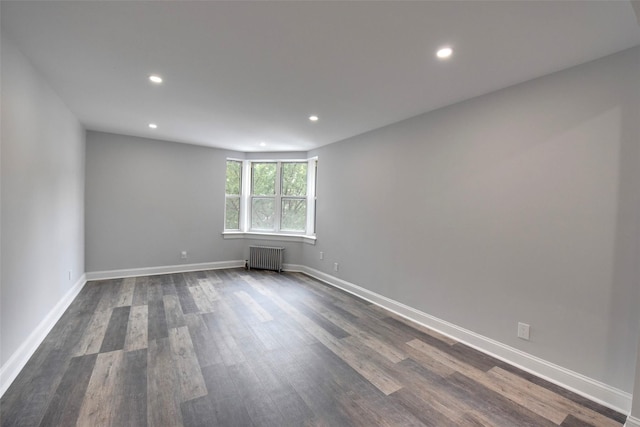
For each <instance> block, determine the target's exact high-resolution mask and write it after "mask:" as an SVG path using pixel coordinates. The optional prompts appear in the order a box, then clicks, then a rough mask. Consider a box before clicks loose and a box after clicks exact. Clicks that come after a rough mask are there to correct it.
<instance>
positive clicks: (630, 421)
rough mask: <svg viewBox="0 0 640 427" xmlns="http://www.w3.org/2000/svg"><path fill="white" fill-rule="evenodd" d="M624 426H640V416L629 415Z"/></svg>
mask: <svg viewBox="0 0 640 427" xmlns="http://www.w3.org/2000/svg"><path fill="white" fill-rule="evenodd" d="M624 427H640V418H636V417H632V416H631V415H629V416H628V417H627V422H626V423H624Z"/></svg>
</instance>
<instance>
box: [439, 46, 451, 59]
mask: <svg viewBox="0 0 640 427" xmlns="http://www.w3.org/2000/svg"><path fill="white" fill-rule="evenodd" d="M452 53H453V49H451V48H450V47H443V48H440V49H438V51H437V52H436V56H437V57H438V58H440V59H447V58H449V57H450V56H451V54H452Z"/></svg>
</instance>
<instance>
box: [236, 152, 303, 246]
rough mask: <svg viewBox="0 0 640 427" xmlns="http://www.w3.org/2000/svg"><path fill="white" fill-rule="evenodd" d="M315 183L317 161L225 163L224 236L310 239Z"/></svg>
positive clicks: (246, 161)
mask: <svg viewBox="0 0 640 427" xmlns="http://www.w3.org/2000/svg"><path fill="white" fill-rule="evenodd" d="M315 181H316V159H311V160H260V161H250V160H245V161H239V160H228V161H227V182H226V206H225V234H229V235H237V234H238V232H240V233H249V234H268V235H274V234H279V235H289V236H292V235H293V236H295V235H301V236H305V237H312V236H313V235H314V233H315V230H314V228H315V218H313V216H314V215H315ZM234 232H235V233H234Z"/></svg>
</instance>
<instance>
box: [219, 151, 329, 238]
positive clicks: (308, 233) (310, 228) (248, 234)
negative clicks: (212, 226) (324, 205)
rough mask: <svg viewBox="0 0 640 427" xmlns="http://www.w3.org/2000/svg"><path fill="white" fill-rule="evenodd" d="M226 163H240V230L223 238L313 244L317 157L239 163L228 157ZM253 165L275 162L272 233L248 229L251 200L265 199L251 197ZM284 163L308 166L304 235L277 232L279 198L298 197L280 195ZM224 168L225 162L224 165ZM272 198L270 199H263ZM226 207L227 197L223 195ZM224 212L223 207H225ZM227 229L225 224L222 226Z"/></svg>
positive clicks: (279, 215) (279, 216) (280, 206)
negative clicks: (273, 224)
mask: <svg viewBox="0 0 640 427" xmlns="http://www.w3.org/2000/svg"><path fill="white" fill-rule="evenodd" d="M227 160H233V161H241V162H242V194H241V195H240V229H239V230H227V229H225V230H224V231H223V233H222V235H223V237H224V238H225V239H262V240H277V241H294V242H304V243H308V244H312V245H313V244H315V241H316V233H315V224H316V221H315V213H316V200H317V197H316V170H317V163H318V158H317V157H312V158H309V159H261V160H253V159H252V160H239V159H233V158H228V159H227ZM253 163H276V195H275V197H274V199H275V210H276V219H275V226H274V230H253V229H251V206H252V204H251V200H252V198H253V197H256V198H260V197H265V196H252V194H251V169H252V164H253ZM283 163H307V195H306V201H307V224H306V230H305V231H304V232H295V231H282V230H280V223H281V209H282V199H283V198H284V199H288V198H291V199H297V198H299V197H293V196H291V197H287V196H284V197H283V196H282V195H281V194H280V193H281V192H280V186H281V185H282V174H281V166H282V164H283ZM225 166H226V162H225ZM266 197H272V196H266ZM225 204H226V194H225ZM225 212H226V205H225ZM223 226H226V221H225V223H224V224H223Z"/></svg>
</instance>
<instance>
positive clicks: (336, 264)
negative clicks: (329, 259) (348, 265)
mask: <svg viewBox="0 0 640 427" xmlns="http://www.w3.org/2000/svg"><path fill="white" fill-rule="evenodd" d="M338 267H339V265H338V263H337V262H334V263H333V271H338Z"/></svg>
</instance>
